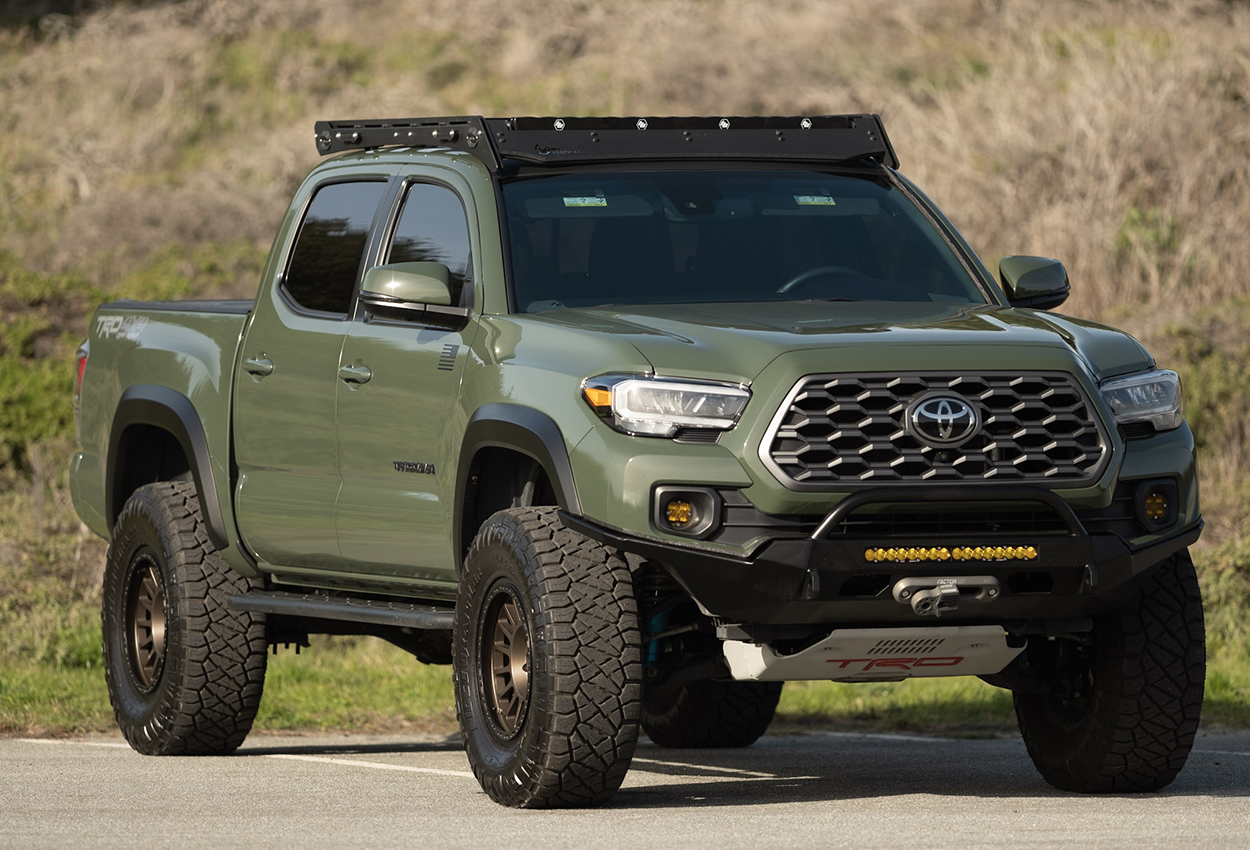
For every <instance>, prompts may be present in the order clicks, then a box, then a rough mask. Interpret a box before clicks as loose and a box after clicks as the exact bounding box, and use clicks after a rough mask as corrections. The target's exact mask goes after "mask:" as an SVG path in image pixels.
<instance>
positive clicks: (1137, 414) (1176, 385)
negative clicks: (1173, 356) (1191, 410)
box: [1099, 370, 1184, 431]
mask: <svg viewBox="0 0 1250 850" xmlns="http://www.w3.org/2000/svg"><path fill="white" fill-rule="evenodd" d="M1099 389H1100V390H1101V391H1102V397H1103V398H1104V399H1106V400H1107V404H1109V405H1111V412H1112V413H1114V414H1115V421H1116V422H1117V423H1119V424H1121V425H1125V424H1127V423H1129V422H1149V423H1150V424H1151V425H1153V426H1154V427H1155V430H1156V431H1171V430H1172V429H1173V428H1179V427H1180V424H1181V422H1182V421H1183V420H1184V412H1183V410H1182V407H1183V403H1182V402H1183V399H1182V398H1181V379H1180V378H1179V377H1177V375H1176V373H1175V372H1169V371H1166V370H1160V371H1158V372H1143V373H1141V374H1140V375H1130V376H1129V377H1127V378H1116V379H1114V380H1111V381H1107V383H1105V384H1103V385H1102V386H1101V387H1100V388H1099Z"/></svg>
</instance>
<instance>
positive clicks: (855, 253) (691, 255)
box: [503, 171, 986, 312]
mask: <svg viewBox="0 0 1250 850" xmlns="http://www.w3.org/2000/svg"><path fill="white" fill-rule="evenodd" d="M503 193H504V201H505V204H506V206H507V214H508V236H509V240H510V242H511V251H512V287H513V292H514V294H515V297H516V304H517V308H518V309H519V310H521V311H522V312H539V311H543V310H556V309H561V308H564V307H599V306H606V305H617V304H622V305H637V304H674V303H706V302H716V301H803V300H825V301H913V302H915V301H922V302H931V301H944V302H955V303H973V304H984V303H986V298H985V296H984V295H983V294H982V293H981V291H980V290H979V289H978V288H977V286H976V284H975V282H974V281H973V279H972V278H971V276H970V275H969V274H968V272H967V271H966V270H965V269H964V267H963V266H962V265H961V264H960V262H959V259H958V258H957V257H956V255H955V254H954V252H953V251H952V250H951V248H950V246H949V245H948V244H947V243H946V242H945V241H944V240H943V238H942V236H941V234H939V233H938V232H937V231H936V230H935V228H934V227H933V225H932V224H930V223H929V221H928V220H927V219H926V218H925V217H924V216H923V215H922V214H921V212H920V211H919V210H918V209H916V207H915V206H914V205H913V204H912V203H911V201H910V200H908V199H907V198H906V197H905V196H904V195H903V193H902V191H900V190H899V189H898V188H896V187H892V186H884V185H881V184H879V183H876V182H874V181H872V180H869V179H864V178H860V177H851V176H839V175H832V174H821V173H817V172H807V171H657V172H617V173H600V172H595V173H591V174H587V173H581V174H563V175H554V176H545V177H539V178H532V179H524V180H515V181H512V182H509V183H506V184H505V185H504V187H503Z"/></svg>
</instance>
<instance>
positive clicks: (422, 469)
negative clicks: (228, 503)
mask: <svg viewBox="0 0 1250 850" xmlns="http://www.w3.org/2000/svg"><path fill="white" fill-rule="evenodd" d="M392 217H393V221H394V224H393V225H392V227H391V228H390V232H389V236H388V238H387V239H386V240H385V242H384V244H383V245H382V246H381V250H380V251H379V255H378V261H379V263H381V264H385V263H398V262H415V261H435V262H440V263H443V264H444V265H446V266H447V267H448V268H449V270H450V272H451V282H452V304H453V305H455V304H459V305H460V306H462V307H471V306H472V305H473V302H474V283H473V279H474V256H475V251H474V245H476V244H478V242H477V236H476V233H474V232H473V231H474V228H472V227H471V226H470V222H472V221H474V220H475V219H474V216H473V215H472V200H471V196H470V194H469V192H468V187H467V185H465V184H464V183H463V182H462V181H460V180H459V178H458V177H457V176H456V175H455V174H454V173H451V172H441V171H437V170H432V169H431V170H425V171H420V170H412V171H409V172H407V174H406V177H405V183H404V185H403V188H402V190H401V191H400V193H399V195H398V197H397V200H396V210H395V212H394V213H393V216H392ZM357 310H358V314H357V316H356V320H355V321H354V322H352V324H351V328H350V330H349V331H348V334H347V339H346V341H345V343H344V346H343V356H342V363H343V365H344V366H350V367H352V368H354V369H361V368H364V369H367V370H368V374H369V378H368V380H367V381H366V382H364V383H358V382H356V381H352V382H348V381H342V382H340V383H339V386H338V421H339V470H340V474H341V476H342V480H343V488H342V491H341V492H340V494H339V500H338V511H337V517H336V523H337V527H338V539H339V547H340V550H341V551H342V553H343V559H344V562H345V563H346V565H347V567H348V569H351V570H353V571H358V572H364V573H371V574H374V575H376V576H379V577H383V576H384V577H387V578H389V579H391V580H397V581H400V582H404V583H409V582H417V583H419V584H421V585H422V586H424V587H425V588H427V589H429V590H434V591H435V592H437V591H438V590H442V591H443V592H445V593H446V594H447V595H448V596H452V595H454V593H455V587H456V577H455V553H454V552H453V551H452V548H453V547H452V542H451V538H452V535H451V528H452V522H453V511H454V494H455V462H456V459H455V458H454V456H453V452H454V451H455V450H456V448H457V447H458V446H459V440H458V438H457V436H456V435H459V434H463V433H464V428H465V422H464V421H462V419H463V417H461V416H459V415H458V413H457V411H458V409H459V406H458V404H457V397H458V394H459V388H460V380H461V375H462V374H463V371H464V366H465V361H466V358H467V354H468V350H469V344H470V343H471V342H472V339H471V337H472V334H473V332H474V330H475V329H476V328H477V323H476V322H475V321H473V320H472V319H465V320H460V321H456V320H454V319H453V320H447V319H443V320H433V319H422V320H418V321H411V320H405V319H402V318H393V317H383V316H371V315H368V314H367V313H366V312H364V310H363V309H362V308H360V307H358V308H357ZM470 312H472V311H470Z"/></svg>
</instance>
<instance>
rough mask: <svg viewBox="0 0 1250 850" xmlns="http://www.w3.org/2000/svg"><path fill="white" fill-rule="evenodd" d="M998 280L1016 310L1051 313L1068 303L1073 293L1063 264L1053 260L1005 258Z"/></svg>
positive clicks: (1001, 263)
mask: <svg viewBox="0 0 1250 850" xmlns="http://www.w3.org/2000/svg"><path fill="white" fill-rule="evenodd" d="M998 277H999V279H1000V280H1001V281H1002V284H1003V289H1004V290H1005V291H1006V293H1007V301H1008V303H1010V304H1011V306H1012V307H1032V308H1033V309H1035V310H1049V309H1051V308H1053V307H1058V306H1059V305H1060V304H1062V303H1063V302H1064V301H1067V300H1068V295H1069V293H1071V291H1072V287H1071V286H1070V285H1069V283H1068V271H1067V269H1065V268H1064V267H1063V263H1061V262H1059V261H1058V260H1052V259H1051V258H1049V257H1024V256H1011V257H1003V258H1002V259H1001V260H1000V261H999V263H998Z"/></svg>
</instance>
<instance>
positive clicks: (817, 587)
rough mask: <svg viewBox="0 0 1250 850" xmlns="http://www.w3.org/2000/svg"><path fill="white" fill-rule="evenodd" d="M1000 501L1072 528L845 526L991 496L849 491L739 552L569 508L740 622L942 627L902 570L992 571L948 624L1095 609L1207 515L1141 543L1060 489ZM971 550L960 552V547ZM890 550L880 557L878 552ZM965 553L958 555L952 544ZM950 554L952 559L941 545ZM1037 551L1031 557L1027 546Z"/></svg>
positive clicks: (590, 533)
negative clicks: (1112, 529)
mask: <svg viewBox="0 0 1250 850" xmlns="http://www.w3.org/2000/svg"><path fill="white" fill-rule="evenodd" d="M994 492H995V494H996V496H995V497H996V498H1000V499H1002V500H1004V501H1028V502H1034V503H1039V504H1041V505H1044V506H1046V507H1048V508H1050V509H1051V510H1053V511H1054V512H1055V514H1056V515H1057V516H1058V517H1059V518H1060V519H1061V520H1062V526H1063V530H1059V531H1055V530H1047V531H1043V532H1039V533H1021V532H1013V533H1007V534H1003V533H993V534H979V535H976V536H975V539H970V537H969V535H966V534H963V535H953V534H928V535H925V536H923V537H920V536H916V535H907V534H892V535H887V536H882V535H875V536H872V535H863V534H857V533H854V532H845V531H844V532H839V531H838V527H839V523H840V520H841V519H843V518H845V517H847V516H849V515H850V513H852V512H853V511H854V510H856V509H858V508H861V507H864V506H865V505H869V504H872V503H874V502H879V503H886V502H888V503H898V502H901V501H902V502H912V503H916V502H920V503H923V502H939V501H940V502H943V503H945V504H947V505H949V504H950V503H952V502H958V501H961V500H967V501H969V502H983V501H984V500H985V499H986V496H987V491H986V490H985V489H984V488H964V487H945V488H915V490H913V491H912V492H910V493H907V494H906V495H904V494H902V493H900V491H899V490H897V489H894V490H890V491H866V492H862V493H859V494H856V495H855V496H852V497H848V498H847V499H845V500H843V502H842V503H839V505H838V507H837V508H835V509H834V511H833V512H832V513H830V514H829V516H828V517H827V518H826V520H825V521H824V522H823V523H821V525H820V527H819V528H818V529H817V530H816V532H815V533H813V534H812V535H811V536H810V537H807V538H804V539H776V540H772V541H770V542H768V543H765V544H764V545H763V546H761V547H759V548H758V549H756V551H755V553H754V555H753V556H752V557H750V558H737V557H732V556H728V555H724V554H721V553H717V552H711V551H708V550H706V549H700V548H699V547H698V546H696V545H682V544H676V543H670V542H666V541H661V540H657V539H654V538H643V537H638V536H636V535H632V534H629V533H627V532H624V531H621V530H618V529H613V528H609V527H607V526H605V525H602V524H600V523H596V522H594V521H592V520H588V519H586V518H584V517H575V516H572V515H569V514H562V515H561V517H562V519H563V521H564V524H565V525H566V526H567V527H569V528H570V529H572V530H574V531H577V532H579V533H580V534H583V535H585V536H587V537H589V538H591V539H593V540H597V541H599V542H600V543H603V544H604V545H607V546H611V547H613V548H616V549H620V550H623V551H625V552H630V553H633V554H636V555H639V556H641V557H644V558H647V559H650V560H654V561H657V562H659V563H661V564H663V565H664V566H665V568H666V569H667V570H668V572H669V573H670V574H671V575H672V576H673V578H674V579H675V580H676V581H677V582H678V583H679V584H680V585H681V586H682V587H683V588H684V589H685V590H686V592H687V593H689V594H690V595H691V597H693V598H694V599H695V600H696V601H697V602H698V603H699V605H700V606H701V607H702V608H703V610H704V611H705V613H707V614H709V615H711V616H714V617H717V618H720V619H722V620H724V621H728V622H734V623H747V624H754V625H770V626H790V625H816V624H839V625H841V624H857V625H901V624H910V625H917V624H929V625H936V624H937V623H936V622H935V620H934V618H933V617H932V616H925V615H922V614H918V613H916V611H914V610H913V608H912V607H911V606H910V605H908V604H905V603H901V602H900V601H898V600H896V598H895V594H893V593H892V589H893V588H894V587H895V585H896V584H897V583H898V582H899V581H901V580H903V579H905V578H916V577H959V576H990V577H993V578H994V579H996V580H997V581H998V583H999V585H1000V586H1001V588H1002V591H1001V592H1000V593H997V594H996V595H995V597H994V598H993V599H986V598H982V599H978V600H976V601H975V602H972V603H970V604H967V605H960V606H959V607H958V608H957V610H955V611H950V612H948V613H946V614H944V615H943V616H942V618H941V622H942V624H944V625H945V624H989V623H994V624H1009V623H1017V622H1018V623H1020V624H1021V627H1020V629H1019V630H1020V631H1023V630H1024V625H1023V624H1026V623H1028V621H1045V620H1068V619H1080V618H1085V617H1091V616H1093V615H1096V614H1099V613H1102V612H1105V611H1109V610H1113V609H1115V608H1117V607H1120V606H1121V605H1122V604H1123V603H1124V602H1125V601H1127V600H1128V598H1129V597H1130V596H1131V594H1132V593H1133V591H1134V590H1135V589H1136V588H1137V586H1138V585H1139V583H1140V581H1141V580H1142V579H1143V578H1144V576H1145V575H1146V574H1147V573H1148V572H1149V571H1150V569H1151V568H1152V567H1154V566H1156V565H1157V564H1159V563H1161V562H1162V561H1164V560H1166V559H1167V558H1168V557H1169V556H1170V555H1172V554H1174V553H1175V552H1178V551H1180V550H1181V549H1184V548H1186V547H1188V546H1189V545H1191V544H1192V543H1194V542H1195V541H1196V540H1197V539H1198V537H1199V535H1200V534H1201V532H1202V520H1201V519H1199V520H1197V521H1196V522H1194V523H1192V524H1190V525H1188V526H1185V527H1182V528H1179V529H1177V530H1176V531H1175V532H1174V533H1172V534H1171V535H1169V536H1167V537H1164V538H1162V539H1156V540H1155V541H1154V542H1152V543H1151V544H1150V545H1148V546H1142V547H1134V546H1132V545H1131V544H1130V543H1128V542H1127V541H1126V540H1125V539H1124V538H1123V537H1121V536H1119V535H1117V534H1107V533H1094V534H1091V533H1089V532H1087V530H1086V529H1085V528H1084V527H1083V526H1082V524H1081V522H1080V520H1079V519H1078V518H1077V516H1076V514H1075V513H1074V512H1073V511H1072V509H1071V508H1070V507H1069V506H1068V505H1067V504H1066V503H1065V502H1064V501H1063V500H1062V499H1060V498H1059V497H1058V496H1056V495H1055V494H1054V493H1052V492H1050V491H1047V490H1042V489H1040V488H1032V487H1012V488H1000V489H998V490H996V491H994ZM967 550H973V552H975V554H973V552H969V553H968V554H967V557H966V559H963V558H962V557H960V556H962V554H963V553H964V552H967ZM882 551H885V552H888V553H890V554H889V556H888V557H885V558H882V557H879V555H877V554H874V557H873V558H872V559H871V560H870V559H869V558H868V557H867V554H868V553H869V552H873V553H880V552H882ZM957 551H958V552H959V553H960V556H956V555H954V554H953V553H956V552H957ZM942 552H945V553H946V557H945V558H943V557H942V556H941V555H940V554H937V553H942ZM1025 553H1030V554H1027V555H1026V554H1025Z"/></svg>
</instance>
